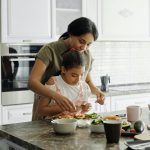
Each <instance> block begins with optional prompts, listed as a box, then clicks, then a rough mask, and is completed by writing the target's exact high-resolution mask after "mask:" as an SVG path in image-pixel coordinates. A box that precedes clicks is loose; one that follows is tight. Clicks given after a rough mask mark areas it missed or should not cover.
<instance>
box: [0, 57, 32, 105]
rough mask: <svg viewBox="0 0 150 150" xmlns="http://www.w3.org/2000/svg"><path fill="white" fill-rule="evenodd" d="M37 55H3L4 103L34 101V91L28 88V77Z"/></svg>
mask: <svg viewBox="0 0 150 150" xmlns="http://www.w3.org/2000/svg"><path fill="white" fill-rule="evenodd" d="M34 62H35V56H31V55H30V56H27V55H13V56H11V55H10V56H1V64H2V70H1V72H2V105H12V104H23V103H24V104H25V103H33V100H34V93H33V92H32V91H30V90H29V89H28V78H29V75H30V72H31V69H32V67H33V65H34Z"/></svg>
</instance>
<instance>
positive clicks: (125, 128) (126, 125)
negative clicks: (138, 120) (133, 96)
mask: <svg viewBox="0 0 150 150" xmlns="http://www.w3.org/2000/svg"><path fill="white" fill-rule="evenodd" d="M130 126H131V123H130V122H128V121H123V122H122V129H124V130H125V131H127V130H128V129H129V128H130Z"/></svg>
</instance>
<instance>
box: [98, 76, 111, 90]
mask: <svg viewBox="0 0 150 150" xmlns="http://www.w3.org/2000/svg"><path fill="white" fill-rule="evenodd" d="M100 78H101V90H102V91H104V92H108V91H109V83H110V76H108V75H106V76H101V77H100Z"/></svg>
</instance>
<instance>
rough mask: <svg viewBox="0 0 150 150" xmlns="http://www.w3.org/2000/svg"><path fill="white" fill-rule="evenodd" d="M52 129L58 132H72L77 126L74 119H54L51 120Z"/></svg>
mask: <svg viewBox="0 0 150 150" xmlns="http://www.w3.org/2000/svg"><path fill="white" fill-rule="evenodd" d="M52 125H53V129H54V131H55V132H56V133H59V134H70V133H74V132H75V130H76V127H77V120H76V119H65V118H62V119H55V120H53V121H52Z"/></svg>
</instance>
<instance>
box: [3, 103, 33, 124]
mask: <svg viewBox="0 0 150 150" xmlns="http://www.w3.org/2000/svg"><path fill="white" fill-rule="evenodd" d="M32 107H33V104H23V105H12V106H3V107H2V124H12V123H19V122H28V121H31V119H32Z"/></svg>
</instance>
